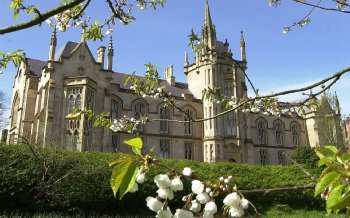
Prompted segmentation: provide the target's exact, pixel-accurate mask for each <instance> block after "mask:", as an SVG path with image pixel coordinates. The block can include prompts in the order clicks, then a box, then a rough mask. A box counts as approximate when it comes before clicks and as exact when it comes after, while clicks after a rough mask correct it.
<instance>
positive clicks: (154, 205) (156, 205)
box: [146, 197, 164, 212]
mask: <svg viewBox="0 0 350 218" xmlns="http://www.w3.org/2000/svg"><path fill="white" fill-rule="evenodd" d="M146 202H147V207H148V208H149V209H151V210H152V211H154V212H158V211H160V210H161V209H162V208H163V206H164V205H163V203H162V202H160V201H158V200H157V199H156V198H154V197H147V198H146Z"/></svg>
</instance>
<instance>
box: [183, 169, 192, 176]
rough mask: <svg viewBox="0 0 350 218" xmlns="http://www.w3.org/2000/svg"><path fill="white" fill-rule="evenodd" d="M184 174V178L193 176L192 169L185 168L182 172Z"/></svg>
mask: <svg viewBox="0 0 350 218" xmlns="http://www.w3.org/2000/svg"><path fill="white" fill-rule="evenodd" d="M182 174H183V175H184V176H191V175H192V169H191V168H189V167H185V168H184V169H183V170H182Z"/></svg>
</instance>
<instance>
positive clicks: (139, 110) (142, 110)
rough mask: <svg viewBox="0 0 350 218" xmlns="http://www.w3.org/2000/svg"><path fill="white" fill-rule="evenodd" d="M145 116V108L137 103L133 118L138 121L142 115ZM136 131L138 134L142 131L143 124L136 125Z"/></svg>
mask: <svg viewBox="0 0 350 218" xmlns="http://www.w3.org/2000/svg"><path fill="white" fill-rule="evenodd" d="M145 114H146V107H145V105H144V104H142V103H140V102H138V103H136V104H135V105H134V118H135V119H136V120H139V119H140V118H141V116H142V115H145ZM137 128H138V130H139V131H140V132H142V131H144V124H139V125H138V127H137Z"/></svg>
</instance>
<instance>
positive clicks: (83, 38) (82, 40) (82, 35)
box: [80, 28, 85, 42]
mask: <svg viewBox="0 0 350 218" xmlns="http://www.w3.org/2000/svg"><path fill="white" fill-rule="evenodd" d="M80 42H85V28H83V29H82V31H81V40H80Z"/></svg>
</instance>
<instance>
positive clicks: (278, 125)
mask: <svg viewBox="0 0 350 218" xmlns="http://www.w3.org/2000/svg"><path fill="white" fill-rule="evenodd" d="M274 126H275V137H276V144H277V145H283V132H284V127H283V126H284V125H283V123H282V121H280V120H277V121H276V122H275V125H274Z"/></svg>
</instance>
